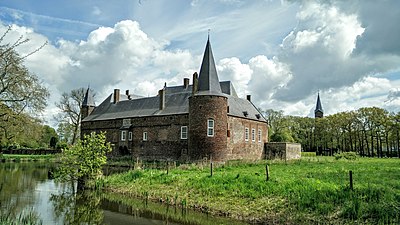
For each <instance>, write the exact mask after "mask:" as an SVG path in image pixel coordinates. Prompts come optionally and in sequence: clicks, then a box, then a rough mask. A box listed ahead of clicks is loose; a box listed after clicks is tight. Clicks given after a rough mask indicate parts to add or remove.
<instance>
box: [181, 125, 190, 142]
mask: <svg viewBox="0 0 400 225" xmlns="http://www.w3.org/2000/svg"><path fill="white" fill-rule="evenodd" d="M187 137H188V131H187V126H182V127H181V139H187Z"/></svg>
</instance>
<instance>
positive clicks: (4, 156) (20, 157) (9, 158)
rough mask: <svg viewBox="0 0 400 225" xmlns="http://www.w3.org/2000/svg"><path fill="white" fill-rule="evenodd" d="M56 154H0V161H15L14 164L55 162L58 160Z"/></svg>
mask: <svg viewBox="0 0 400 225" xmlns="http://www.w3.org/2000/svg"><path fill="white" fill-rule="evenodd" d="M58 156H59V155H58V154H55V155H54V154H52V155H13V154H0V159H3V160H5V161H15V162H20V161H42V160H44V161H46V160H48V161H50V160H55V159H56V158H58Z"/></svg>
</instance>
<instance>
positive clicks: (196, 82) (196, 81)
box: [192, 72, 199, 95]
mask: <svg viewBox="0 0 400 225" xmlns="http://www.w3.org/2000/svg"><path fill="white" fill-rule="evenodd" d="M198 89H199V77H198V75H197V72H194V74H193V89H192V94H193V95H194V94H196V92H197V90H198Z"/></svg>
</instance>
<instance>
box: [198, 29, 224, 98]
mask: <svg viewBox="0 0 400 225" xmlns="http://www.w3.org/2000/svg"><path fill="white" fill-rule="evenodd" d="M198 91H208V92H210V93H213V94H222V92H221V86H220V84H219V79H218V74H217V69H216V67H215V62H214V56H213V54H212V50H211V44H210V36H209V35H208V39H207V45H206V49H205V51H204V56H203V62H202V63H201V68H200V74H199V88H198Z"/></svg>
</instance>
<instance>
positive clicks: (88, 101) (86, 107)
mask: <svg viewBox="0 0 400 225" xmlns="http://www.w3.org/2000/svg"><path fill="white" fill-rule="evenodd" d="M95 107H96V105H95V104H94V100H93V94H92V93H91V91H90V88H89V87H88V89H87V90H86V94H85V97H84V99H83V102H82V108H81V119H82V120H83V119H84V118H86V117H88V116H89V115H90V114H91V113H92V112H93V110H94V108H95Z"/></svg>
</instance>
